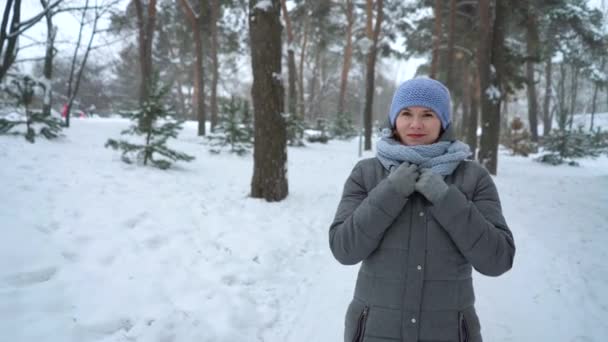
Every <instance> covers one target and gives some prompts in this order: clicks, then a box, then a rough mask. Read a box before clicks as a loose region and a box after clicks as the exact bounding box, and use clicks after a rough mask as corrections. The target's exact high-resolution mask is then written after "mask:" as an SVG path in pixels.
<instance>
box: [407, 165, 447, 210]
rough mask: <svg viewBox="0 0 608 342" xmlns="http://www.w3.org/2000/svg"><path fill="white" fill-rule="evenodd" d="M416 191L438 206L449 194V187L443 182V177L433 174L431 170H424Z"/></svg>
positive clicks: (417, 182)
mask: <svg viewBox="0 0 608 342" xmlns="http://www.w3.org/2000/svg"><path fill="white" fill-rule="evenodd" d="M415 188H416V191H418V192H419V193H421V194H422V195H423V196H424V197H426V199H428V200H429V201H430V202H431V203H433V204H437V203H439V201H441V200H442V199H443V197H444V196H445V195H446V194H447V192H448V189H449V187H448V185H447V184H445V182H444V181H443V176H441V175H438V174H436V173H433V171H431V169H423V170H422V172H420V177H419V178H418V181H416V185H415Z"/></svg>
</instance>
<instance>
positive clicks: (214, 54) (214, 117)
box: [203, 0, 220, 132]
mask: <svg viewBox="0 0 608 342" xmlns="http://www.w3.org/2000/svg"><path fill="white" fill-rule="evenodd" d="M219 15H220V2H219V0H212V1H211V59H212V67H213V71H212V73H211V101H210V106H211V132H213V130H214V129H215V126H216V125H217V124H218V113H217V111H218V108H217V83H218V80H219V63H218V49H219V46H218V32H217V31H218V29H217V22H218V20H219ZM203 103H204V102H203Z"/></svg>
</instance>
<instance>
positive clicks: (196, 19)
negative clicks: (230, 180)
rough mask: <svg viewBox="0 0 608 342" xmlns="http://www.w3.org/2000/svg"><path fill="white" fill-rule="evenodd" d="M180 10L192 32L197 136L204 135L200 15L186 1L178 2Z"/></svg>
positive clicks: (203, 87) (203, 84)
mask: <svg viewBox="0 0 608 342" xmlns="http://www.w3.org/2000/svg"><path fill="white" fill-rule="evenodd" d="M200 1H201V3H200V4H201V6H200V8H201V9H202V8H203V5H204V0H200ZM180 4H181V5H182V9H183V11H184V13H185V14H186V17H188V20H189V21H190V25H191V27H192V32H194V46H195V49H196V51H195V55H196V61H195V63H194V99H195V100H196V101H195V104H194V105H195V107H196V117H197V119H198V135H205V121H206V119H207V118H206V116H207V113H206V111H205V82H204V80H203V74H204V70H203V41H202V38H201V30H202V29H201V25H202V20H201V15H200V13H197V12H196V11H195V10H194V8H193V7H192V5H191V4H190V2H189V1H188V0H180Z"/></svg>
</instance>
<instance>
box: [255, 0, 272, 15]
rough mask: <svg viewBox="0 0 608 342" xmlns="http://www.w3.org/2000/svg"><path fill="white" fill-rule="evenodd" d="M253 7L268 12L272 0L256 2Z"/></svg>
mask: <svg viewBox="0 0 608 342" xmlns="http://www.w3.org/2000/svg"><path fill="white" fill-rule="evenodd" d="M253 8H254V9H259V10H262V11H265V12H268V11H270V10H271V9H272V1H270V0H262V1H260V2H258V3H257V4H256V5H255V6H254V7H253Z"/></svg>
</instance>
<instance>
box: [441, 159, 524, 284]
mask: <svg viewBox="0 0 608 342" xmlns="http://www.w3.org/2000/svg"><path fill="white" fill-rule="evenodd" d="M481 170H482V172H483V173H482V175H481V176H480V177H479V180H478V182H477V185H476V187H475V191H474V195H473V198H472V200H471V201H469V200H468V199H467V198H466V197H465V195H464V194H463V193H462V192H461V191H460V190H459V189H458V188H457V187H456V186H454V185H450V187H449V190H448V192H447V194H446V196H445V197H444V198H443V199H442V200H441V202H440V203H437V205H436V206H433V207H431V209H430V211H431V213H432V215H433V217H434V218H435V219H436V220H437V221H438V222H439V224H440V225H441V226H442V227H443V228H444V229H445V230H446V231H447V232H448V234H449V235H450V236H451V238H452V240H453V241H454V243H455V244H456V246H457V247H458V249H459V250H460V252H461V253H462V254H463V255H464V257H465V258H466V259H467V260H468V261H469V262H470V263H471V264H472V265H473V267H474V268H475V269H476V270H477V271H478V272H480V273H482V274H485V275H488V276H499V275H501V274H503V273H505V272H507V271H508V270H510V269H511V267H512V266H513V258H514V256H515V243H514V241H513V234H512V233H511V231H510V230H509V227H508V226H507V223H506V222H505V219H504V217H503V215H502V209H501V205H500V200H499V198H498V192H497V190H496V186H495V185H494V182H493V180H492V177H491V176H490V174H489V173H488V172H487V170H485V169H483V168H482V169H481Z"/></svg>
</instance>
